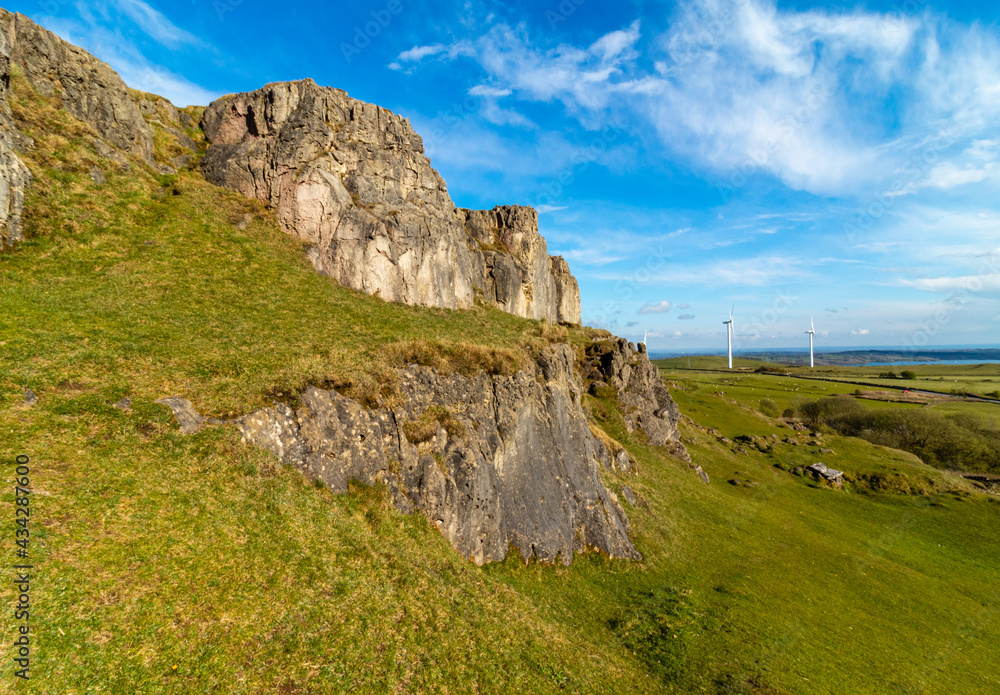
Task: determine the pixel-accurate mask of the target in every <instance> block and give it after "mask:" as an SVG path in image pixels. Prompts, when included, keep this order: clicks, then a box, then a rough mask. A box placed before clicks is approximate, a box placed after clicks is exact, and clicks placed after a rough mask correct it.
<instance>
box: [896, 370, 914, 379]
mask: <svg viewBox="0 0 1000 695" xmlns="http://www.w3.org/2000/svg"><path fill="white" fill-rule="evenodd" d="M899 377H900V378H901V379H909V380H910V381H913V380H914V379H916V378H917V373H916V372H911V371H905V372H901V373H900V375H899Z"/></svg>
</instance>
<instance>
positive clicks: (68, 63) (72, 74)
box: [0, 9, 153, 162]
mask: <svg viewBox="0 0 1000 695" xmlns="http://www.w3.org/2000/svg"><path fill="white" fill-rule="evenodd" d="M0 33H2V34H4V35H5V39H6V41H7V47H8V49H9V58H10V61H11V62H13V63H16V64H17V65H19V66H21V68H22V69H23V70H24V76H25V77H26V78H27V80H28V82H30V83H31V86H32V87H34V88H35V91H37V92H38V93H39V94H42V95H44V96H47V97H52V98H58V99H59V101H60V103H61V104H62V106H63V108H65V109H66V110H67V111H69V112H70V113H71V114H73V115H74V116H76V117H77V118H79V119H80V120H81V121H83V122H85V123H89V124H90V125H91V126H93V128H94V130H95V131H97V133H98V134H99V135H100V136H101V137H102V138H103V139H104V140H106V141H107V142H108V143H110V144H111V145H112V146H114V147H116V148H117V149H119V150H121V151H123V152H126V153H128V154H134V155H137V156H139V157H141V158H142V159H145V160H147V161H150V162H151V161H152V160H153V134H152V131H151V129H150V127H149V126H148V125H147V124H146V122H145V121H144V120H143V118H142V114H141V113H140V111H139V107H138V106H137V105H136V103H135V101H133V99H132V96H131V94H130V93H129V89H128V87H127V86H126V85H125V82H123V81H122V78H121V77H119V76H118V73H116V72H115V71H114V70H112V69H111V68H110V67H109V66H108V65H107V64H106V63H103V62H101V61H100V60H98V59H97V58H95V57H94V56H92V55H90V54H89V53H87V51H85V50H83V49H82V48H78V47H76V46H73V45H72V44H69V43H67V42H66V41H63V40H62V39H60V38H59V37H58V36H56V35H55V34H53V33H52V32H50V31H47V30H45V29H43V28H42V27H40V26H38V25H37V24H35V23H34V22H32V21H31V20H30V19H28V18H27V17H25V16H24V15H22V14H12V13H10V12H8V11H7V10H3V9H0Z"/></svg>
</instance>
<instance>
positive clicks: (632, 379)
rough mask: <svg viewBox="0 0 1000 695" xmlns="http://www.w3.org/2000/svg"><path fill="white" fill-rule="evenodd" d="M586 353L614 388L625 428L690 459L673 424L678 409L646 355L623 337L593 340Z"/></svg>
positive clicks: (684, 458)
mask: <svg viewBox="0 0 1000 695" xmlns="http://www.w3.org/2000/svg"><path fill="white" fill-rule="evenodd" d="M586 353H587V357H588V358H589V359H590V362H591V365H592V366H593V367H595V368H596V369H597V371H598V372H599V373H600V374H601V378H602V379H603V380H604V381H606V382H607V383H608V384H609V385H611V386H613V387H614V388H615V391H616V392H617V394H618V402H619V405H620V407H621V411H622V415H623V416H624V419H625V427H626V429H628V431H629V432H634V431H636V430H641V431H643V432H645V433H646V436H647V437H649V443H650V444H652V445H653V446H662V447H667V448H669V449H670V450H671V452H672V453H673V454H674V455H675V456H678V457H679V458H681V459H683V460H685V461H688V462H690V460H691V457H690V456H689V455H688V453H687V450H686V449H685V448H684V445H683V444H682V443H681V441H680V430H679V429H678V427H677V426H678V423H679V422H680V418H681V413H680V409H679V408H678V407H677V404H676V403H675V402H674V399H673V397H671V395H670V390H669V389H668V388H667V385H666V384H664V383H663V379H661V378H660V370H659V369H658V368H657V367H656V365H654V364H653V363H652V362H650V361H649V355H648V354H646V353H645V352H640V351H638V350H636V349H635V347H634V346H633V345H631V344H630V343H629V342H628V341H626V340H625V339H623V338H615V339H612V340H604V341H600V342H595V343H593V344H591V345H590V346H589V347H588V348H587V351H586Z"/></svg>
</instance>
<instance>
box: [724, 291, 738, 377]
mask: <svg viewBox="0 0 1000 695" xmlns="http://www.w3.org/2000/svg"><path fill="white" fill-rule="evenodd" d="M735 311H736V307H735V306H734V307H733V309H732V311H730V312H729V320H728V321H723V322H722V325H723V326H725V327H726V337H727V338H729V368H730V369H732V368H733V335H735V334H736V326H735V324H734V323H733V312H735Z"/></svg>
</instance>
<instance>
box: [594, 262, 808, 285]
mask: <svg viewBox="0 0 1000 695" xmlns="http://www.w3.org/2000/svg"><path fill="white" fill-rule="evenodd" d="M810 265H811V264H810V263H807V262H804V261H802V260H801V259H797V258H790V257H785V256H758V257H754V258H740V259H731V260H724V261H709V262H707V263H703V264H700V265H699V264H698V263H695V262H691V261H688V262H685V263H683V264H680V263H678V264H666V263H665V264H663V265H661V266H657V269H656V274H655V280H654V279H650V281H649V282H646V283H643V284H646V285H670V286H682V285H707V286H711V287H716V286H727V285H728V286H733V287H767V286H772V285H778V284H783V283H787V282H793V281H797V280H803V279H806V278H808V277H810V275H811V271H809V270H807V269H808V268H809V267H810ZM599 279H602V280H618V281H622V280H624V281H627V282H634V281H635V278H634V277H633V276H631V275H622V274H610V275H603V276H599Z"/></svg>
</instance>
